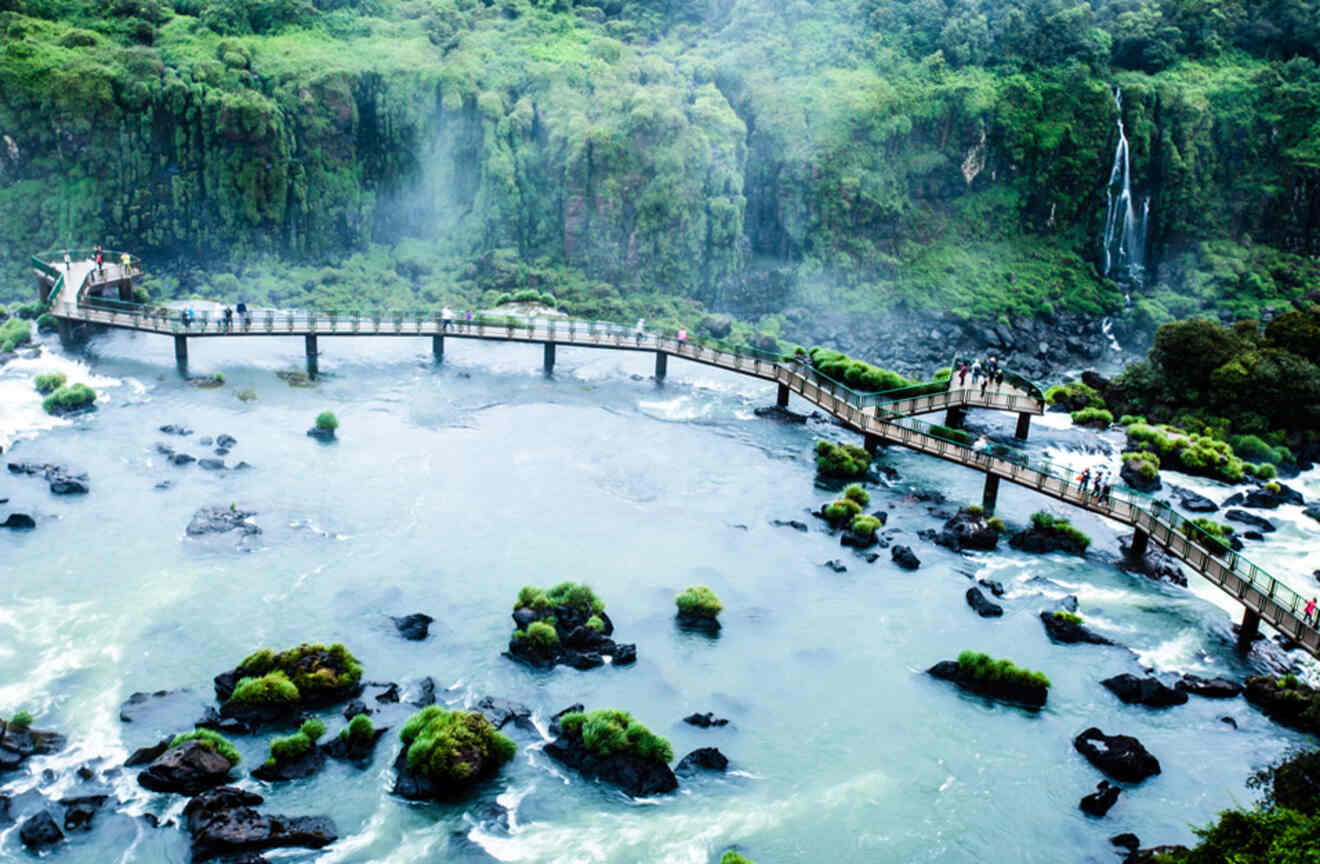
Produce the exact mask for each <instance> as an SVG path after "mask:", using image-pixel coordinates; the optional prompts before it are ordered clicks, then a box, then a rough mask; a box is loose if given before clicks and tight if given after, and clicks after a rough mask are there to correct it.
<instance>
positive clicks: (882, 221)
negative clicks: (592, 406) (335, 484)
mask: <svg viewBox="0 0 1320 864" xmlns="http://www.w3.org/2000/svg"><path fill="white" fill-rule="evenodd" d="M2 2H9V3H10V4H11V5H12V4H14V3H15V0H0V3H2ZM125 2H126V3H127V5H128V6H131V7H133V9H132V10H130V11H134V12H135V13H136V14H137V15H138V16H140V17H138V18H134V19H132V20H136V21H139V23H141V24H142V27H137V26H136V25H133V26H131V27H129V32H128V33H127V34H125V32H124V29H123V28H124V27H125V26H128V25H124V24H123V23H122V22H119V23H115V22H107V21H105V20H102V19H98V18H95V16H93V17H92V20H90V21H82V20H78V21H77V23H78V24H79V25H86V27H85V28H84V27H83V26H75V25H74V23H71V22H72V21H73V20H77V19H70V18H68V17H61V16H59V15H46V16H42V15H40V14H35V11H34V10H33V9H32V8H25V7H23V6H22V4H19V8H18V9H17V10H16V11H7V12H6V11H0V31H2V32H4V33H5V34H6V41H5V42H4V45H3V54H0V136H3V137H2V138H0V144H3V146H0V207H2V208H3V210H4V212H5V214H6V218H5V219H4V220H3V221H4V225H3V227H0V241H2V242H3V244H4V246H5V247H6V248H7V249H8V253H9V254H8V255H7V256H6V258H7V259H8V260H6V262H5V265H4V266H5V267H6V268H8V270H9V272H10V273H11V274H12V275H15V276H17V274H18V273H19V272H20V271H21V267H22V260H23V258H24V256H25V254H26V253H27V252H28V251H29V250H35V249H37V248H41V247H46V246H56V245H61V244H63V243H66V242H69V241H70V240H73V241H75V242H76V241H78V240H82V241H83V242H87V241H90V240H91V239H93V238H95V239H99V240H101V241H102V242H105V243H106V244H107V245H111V246H122V247H128V248H132V249H134V250H137V251H139V252H140V253H142V254H146V255H148V256H153V257H155V258H156V259H158V260H161V259H164V260H168V259H171V258H174V257H175V256H178V259H179V260H185V259H187V258H194V257H197V256H201V257H203V258H205V259H209V260H214V259H217V258H218V259H222V260H223V261H225V262H237V261H241V260H242V259H244V258H245V257H246V256H249V255H252V254H253V253H275V254H278V255H282V256H293V257H298V258H302V259H304V260H310V261H318V262H327V261H329V262H333V261H335V260H337V259H339V258H342V257H344V256H346V255H348V254H350V253H351V252H352V251H354V250H362V249H365V248H367V247H368V246H369V245H370V244H372V243H386V244H393V243H395V242H397V241H398V240H399V239H400V238H404V237H411V238H416V239H417V240H419V241H421V242H423V243H424V244H426V248H427V249H428V250H430V251H429V252H428V253H427V254H432V255H434V256H435V257H436V258H444V259H446V260H453V261H460V262H463V261H466V262H481V261H483V260H489V258H490V256H491V255H495V256H497V257H502V259H509V258H516V259H519V260H523V261H529V262H538V263H540V264H543V265H545V266H549V267H567V268H570V269H573V270H575V271H579V272H581V273H582V274H584V275H585V277H586V278H587V279H588V280H599V281H604V282H608V283H613V284H616V285H624V286H632V288H634V289H640V290H659V291H662V292H666V293H672V294H682V295H685V296H688V297H691V298H694V299H696V300H698V301H700V302H702V303H705V304H708V305H712V306H720V307H726V308H736V309H739V310H743V311H748V312H753V313H761V312H770V311H775V310H778V309H782V308H784V307H785V306H787V305H790V304H793V303H806V304H807V305H810V303H812V302H815V301H817V300H821V299H831V300H836V301H837V300H838V299H839V298H840V297H843V299H844V301H845V302H849V303H851V302H863V301H864V302H867V303H874V304H877V305H879V306H892V305H895V304H905V305H911V306H917V307H922V306H926V307H942V308H944V309H946V310H951V311H954V312H957V313H959V314H963V315H970V316H973V317H990V318H992V317H994V316H995V315H997V314H1012V315H1022V314H1026V315H1032V314H1041V313H1042V312H1044V313H1048V312H1049V310H1050V309H1051V308H1055V307H1059V308H1058V311H1060V312H1062V311H1065V310H1073V311H1082V312H1087V313H1093V312H1095V311H1099V310H1113V309H1114V308H1115V305H1114V304H1115V302H1116V297H1117V294H1116V292H1114V291H1113V290H1112V287H1110V288H1106V287H1105V286H1104V285H1102V284H1101V282H1100V281H1099V279H1098V278H1097V276H1096V274H1095V273H1094V268H1092V267H1090V266H1089V262H1093V261H1095V260H1096V259H1097V258H1098V256H1099V252H1100V240H1099V238H1100V235H1101V231H1102V223H1103V219H1104V212H1105V200H1104V187H1105V181H1106V180H1107V178H1108V174H1109V169H1110V164H1111V162H1112V159H1113V153H1114V147H1115V144H1116V136H1117V132H1116V126H1115V120H1116V118H1117V116H1118V113H1117V110H1116V108H1115V105H1114V101H1113V96H1112V92H1111V70H1106V69H1103V68H1100V69H1097V68H1096V67H1095V66H1094V65H1092V66H1087V65H1083V64H1080V63H1077V62H1071V61H1070V62H1067V63H1058V64H1056V65H1053V66H1046V67H1037V68H1032V67H1029V66H1023V65H1020V64H1005V65H1001V66H998V67H994V68H993V69H992V68H990V67H988V66H987V67H984V68H983V67H979V66H976V65H962V66H959V67H957V68H955V67H952V66H950V65H949V64H948V63H947V62H946V61H945V60H943V59H941V58H933V56H932V57H926V58H923V59H920V60H918V59H912V58H911V57H910V56H909V55H908V54H906V53H904V52H901V51H895V50H893V49H892V48H891V47H886V46H885V44H884V43H885V37H884V33H883V32H882V31H879V30H877V29H876V24H875V23H874V22H875V21H876V18H875V15H876V14H877V13H875V12H874V11H872V12H871V14H870V16H869V17H863V16H862V15H861V14H860V13H861V11H863V7H865V8H873V7H874V6H875V4H861V5H858V4H854V3H851V2H837V3H827V4H824V5H820V6H813V7H810V8H808V7H805V6H803V5H791V6H785V7H784V8H782V9H777V10H776V11H775V14H774V15H768V14H764V11H762V12H761V13H756V14H754V12H755V10H749V9H743V8H742V7H737V8H734V7H722V6H719V5H718V4H715V5H711V6H710V7H709V8H705V9H697V8H688V7H686V6H677V5H675V6H670V7H666V8H665V9H663V10H658V9H655V8H652V7H650V6H647V5H644V4H622V3H620V4H607V5H606V6H605V7H603V8H602V7H597V6H581V7H578V8H577V9H576V10H570V9H566V8H565V9H560V8H547V7H537V6H533V5H528V4H526V3H525V2H521V0H508V2H505V3H504V4H503V5H485V4H483V3H480V2H478V3H453V2H440V0H436V2H432V3H430V4H420V3H411V4H407V3H405V4H400V5H397V6H390V5H386V6H381V7H373V11H372V14H370V15H369V14H368V13H367V11H366V10H356V9H354V8H352V7H349V8H339V9H335V10H330V11H326V10H317V9H312V8H311V7H298V6H296V5H294V6H290V7H289V8H291V9H293V10H294V11H292V12H289V13H288V14H289V15H290V16H292V17H290V19H289V20H287V21H282V22H275V23H271V22H264V21H257V20H256V19H252V20H248V19H243V20H242V21H240V22H239V23H235V22H234V20H233V19H232V13H233V9H231V7H230V6H229V5H225V6H218V5H215V4H203V6H202V7H201V9H200V10H197V9H191V10H190V9H189V8H188V7H187V4H183V3H180V4H176V6H175V9H174V11H170V10H167V9H164V8H162V7H159V6H156V5H149V6H147V5H144V4H142V3H137V2H136V0H133V2H129V0H125ZM880 5H881V6H884V5H885V4H880ZM890 5H894V4H890ZM234 8H237V7H234ZM242 8H245V9H246V8H248V7H242ZM253 8H255V7H253ZM263 8H264V7H263ZM271 8H276V9H283V8H284V7H282V6H276V7H271ZM217 10H218V11H217ZM222 13H223V14H222ZM226 15H230V16H231V17H225V16H226ZM116 28H118V29H116ZM263 28H264V29H263ZM231 31H232V32H231ZM877 40H879V41H877ZM1112 78H1113V79H1117V80H1118V81H1119V83H1120V84H1121V85H1122V87H1123V89H1124V103H1123V104H1124V108H1123V116H1124V120H1125V125H1126V128H1127V130H1128V137H1129V139H1130V141H1131V145H1132V167H1133V177H1134V191H1135V192H1137V194H1140V195H1141V196H1143V197H1145V196H1149V197H1150V200H1151V220H1150V229H1149V248H1150V258H1151V261H1152V263H1153V264H1159V263H1160V262H1161V261H1162V260H1163V259H1164V258H1166V257H1167V256H1169V255H1171V254H1173V253H1175V252H1178V251H1180V250H1183V249H1185V248H1187V247H1188V246H1189V245H1190V244H1193V243H1195V242H1196V241H1199V240H1203V239H1207V238H1220V239H1224V238H1226V239H1229V240H1233V241H1242V240H1244V239H1245V238H1249V241H1250V242H1253V243H1256V244H1267V245H1270V246H1273V247H1277V248H1278V249H1281V250H1285V251H1291V252H1297V253H1310V254H1314V253H1316V252H1320V158H1318V157H1317V156H1316V153H1320V143H1317V142H1316V141H1315V140H1314V133H1313V132H1312V131H1311V128H1310V124H1309V121H1308V120H1307V118H1308V117H1310V118H1313V117H1314V116H1315V115H1316V113H1317V111H1320V73H1317V71H1316V67H1315V64H1314V63H1313V62H1312V61H1310V60H1304V59H1294V60H1291V61H1289V62H1288V63H1279V62H1272V63H1271V62H1266V61H1264V60H1252V61H1243V63H1242V64H1239V65H1235V66H1234V65H1227V66H1224V65H1221V66H1215V67H1208V66H1207V67H1201V66H1196V65H1195V64H1194V63H1190V62H1188V63H1184V64H1182V65H1179V66H1175V67H1172V68H1170V69H1166V70H1164V71H1162V72H1159V73H1157V74H1147V73H1144V72H1135V71H1126V72H1122V71H1112ZM987 264H993V265H994V266H993V267H990V268H989V269H991V270H994V269H995V268H996V267H998V268H999V269H998V270H996V271H995V272H994V273H993V274H991V275H992V277H993V278H991V277H990V276H986V275H984V274H985V271H987ZM1001 265H1002V266H1001ZM477 266H478V271H480V265H479V264H478V265H477ZM1037 271H1039V272H1037ZM1073 271H1076V272H1075V273H1074V272H1073ZM1170 272H1173V271H1170ZM1179 272H1181V271H1179ZM1060 274H1063V275H1060ZM469 275H470V274H469ZM982 279H989V281H978V280H982ZM822 286H824V287H823V288H822ZM12 289H13V286H12V285H7V286H6V288H5V293H17V292H16V291H14V290H12ZM821 290H824V291H825V292H826V293H825V294H821V293H820V291H821ZM839 292H842V294H840V293H839Z"/></svg>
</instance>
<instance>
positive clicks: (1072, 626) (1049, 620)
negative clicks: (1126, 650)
mask: <svg viewBox="0 0 1320 864" xmlns="http://www.w3.org/2000/svg"><path fill="white" fill-rule="evenodd" d="M1040 620H1041V623H1043V624H1044V625H1045V632H1046V633H1047V634H1049V637H1050V639H1052V640H1053V641H1055V642H1062V643H1064V644H1068V645H1071V644H1075V643H1077V642H1086V643H1088V644H1091V645H1113V644H1115V643H1113V642H1111V641H1109V640H1108V639H1106V638H1105V637H1103V636H1101V635H1099V634H1098V633H1093V632H1091V631H1090V630H1088V629H1086V628H1085V627H1083V626H1082V625H1081V623H1080V622H1077V621H1074V620H1073V619H1072V618H1069V617H1066V616H1063V615H1056V614H1054V613H1053V612H1042V613H1040Z"/></svg>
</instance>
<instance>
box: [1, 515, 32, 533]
mask: <svg viewBox="0 0 1320 864" xmlns="http://www.w3.org/2000/svg"><path fill="white" fill-rule="evenodd" d="M36 527H37V520H36V519H33V518H32V517H31V516H30V515H28V514H27V513H17V512H13V511H11V512H10V513H9V515H8V516H6V517H5V521H3V522H0V528H13V529H14V530H15V531H28V530H31V529H33V528H36Z"/></svg>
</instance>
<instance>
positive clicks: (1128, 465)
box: [1118, 459, 1161, 492]
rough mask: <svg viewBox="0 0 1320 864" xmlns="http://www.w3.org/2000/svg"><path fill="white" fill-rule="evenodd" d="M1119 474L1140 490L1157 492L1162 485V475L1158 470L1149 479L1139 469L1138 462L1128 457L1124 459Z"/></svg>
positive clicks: (1129, 484)
mask: <svg viewBox="0 0 1320 864" xmlns="http://www.w3.org/2000/svg"><path fill="white" fill-rule="evenodd" d="M1118 476H1119V477H1121V478H1123V482H1124V483H1126V484H1127V485H1128V486H1130V487H1132V488H1133V489H1136V490H1137V491H1138V492H1156V491H1158V490H1159V488H1160V486H1161V484H1160V475H1159V473H1158V472H1156V474H1155V476H1154V477H1153V478H1152V479H1150V480H1147V479H1146V478H1145V477H1142V476H1141V472H1140V471H1138V470H1137V468H1136V464H1135V463H1133V462H1129V461H1127V460H1126V459H1124V460H1123V467H1122V468H1121V469H1119V472H1118Z"/></svg>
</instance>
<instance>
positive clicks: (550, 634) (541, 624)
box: [527, 621, 559, 649]
mask: <svg viewBox="0 0 1320 864" xmlns="http://www.w3.org/2000/svg"><path fill="white" fill-rule="evenodd" d="M527 638H528V639H530V640H532V644H533V645H535V646H536V647H538V648H544V649H550V648H554V647H555V646H557V645H558V644H559V634H558V633H556V632H555V628H554V627H553V626H551V625H550V624H548V623H546V622H545V621H533V622H532V623H531V624H529V625H528V626H527Z"/></svg>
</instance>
